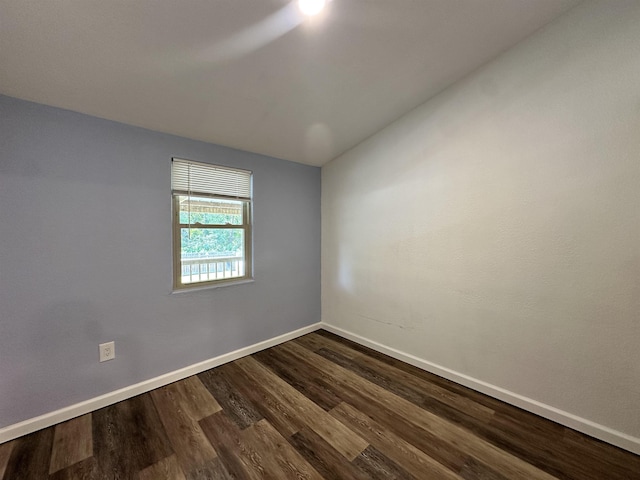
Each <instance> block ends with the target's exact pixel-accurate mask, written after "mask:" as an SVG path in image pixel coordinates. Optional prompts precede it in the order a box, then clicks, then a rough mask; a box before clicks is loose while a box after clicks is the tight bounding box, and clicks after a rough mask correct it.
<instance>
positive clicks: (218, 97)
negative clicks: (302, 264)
mask: <svg viewBox="0 0 640 480" xmlns="http://www.w3.org/2000/svg"><path fill="white" fill-rule="evenodd" d="M579 2H580V0H334V1H333V2H332V3H331V4H330V8H329V9H328V10H327V11H326V12H324V13H323V15H322V16H320V17H313V18H311V19H307V20H303V19H302V18H301V16H300V14H299V13H298V10H297V8H296V7H295V5H294V4H289V3H288V1H287V0H0V93H3V94H6V95H9V96H13V97H18V98H23V99H26V100H32V101H35V102H40V103H44V104H47V105H53V106H57V107H62V108H66V109H70V110H75V111H78V112H83V113H87V114H91V115H95V116H98V117H103V118H107V119H111V120H116V121H120V122H124V123H128V124H131V125H138V126H142V127H146V128H150V129H153V130H158V131H162V132H168V133H173V134H177V135H181V136H184V137H189V138H194V139H198V140H205V141H208V142H213V143H218V144H221V145H226V146H230V147H235V148H239V149H242V150H248V151H251V152H257V153H262V154H265V155H271V156H274V157H279V158H283V159H286V160H292V161H296V162H301V163H307V164H311V165H322V164H324V163H326V162H327V161H329V160H331V159H333V158H335V157H336V156H338V155H339V154H341V153H342V152H344V151H346V150H348V149H349V148H351V147H353V146H355V145H356V144H358V143H359V142H361V141H362V140H364V139H365V138H367V137H368V136H370V135H372V134H374V133H375V132H377V131H378V130H380V129H381V128H383V127H384V126H385V125H387V124H389V123H390V122H392V121H393V120H395V119H396V118H398V117H400V116H401V115H402V114H404V113H406V112H408V111H409V110H411V109H413V108H414V107H416V106H418V105H419V104H421V103H423V102H424V101H426V100H427V99H429V98H430V97H432V96H433V95H434V94H436V93H437V92H439V91H441V90H442V89H443V88H445V87H446V86H448V85H450V84H451V83H453V82H455V81H456V80H458V79H460V78H461V77H463V76H465V75H466V74H468V73H469V72H470V71H472V70H474V69H475V68H477V67H478V66H480V65H482V64H483V63H485V62H487V61H488V60H490V59H491V58H493V57H495V56H496V55H498V54H499V53H501V52H503V51H505V50H506V49H508V48H509V47H511V46H512V45H514V44H515V43H517V42H519V41H520V40H522V39H523V38H525V37H527V36H528V35H530V34H531V33H533V32H534V31H535V30H537V29H538V28H540V27H541V26H543V25H544V24H546V23H547V22H549V21H550V20H552V19H553V18H555V17H557V16H558V15H560V14H561V13H563V12H564V11H566V10H568V9H569V8H571V7H573V6H574V5H576V4H577V3H579ZM0 114H1V112H0Z"/></svg>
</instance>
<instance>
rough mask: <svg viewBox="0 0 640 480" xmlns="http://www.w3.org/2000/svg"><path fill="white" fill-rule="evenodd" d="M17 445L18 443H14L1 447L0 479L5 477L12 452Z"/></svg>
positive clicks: (7, 443) (4, 444)
mask: <svg viewBox="0 0 640 480" xmlns="http://www.w3.org/2000/svg"><path fill="white" fill-rule="evenodd" d="M15 444H16V442H15V441H12V442H6V443H3V444H1V445H0V478H2V477H4V472H5V470H6V469H7V464H8V463H9V458H10V457H11V452H12V451H13V446H14V445H15Z"/></svg>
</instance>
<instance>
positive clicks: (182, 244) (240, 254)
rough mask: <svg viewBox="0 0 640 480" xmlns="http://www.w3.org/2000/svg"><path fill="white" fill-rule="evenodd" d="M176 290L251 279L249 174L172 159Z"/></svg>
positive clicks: (242, 171) (174, 282) (174, 278)
mask: <svg viewBox="0 0 640 480" xmlns="http://www.w3.org/2000/svg"><path fill="white" fill-rule="evenodd" d="M171 189H172V196H173V286H174V289H184V288H190V287H200V286H205V285H216V284H222V283H230V282H237V281H238V280H243V279H249V278H251V172H250V171H248V170H238V169H234V168H227V167H221V166H217V165H209V164H206V163H197V162H191V161H188V160H180V159H177V158H174V159H173V162H172V167H171Z"/></svg>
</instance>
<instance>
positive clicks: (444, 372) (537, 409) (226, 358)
mask: <svg viewBox="0 0 640 480" xmlns="http://www.w3.org/2000/svg"><path fill="white" fill-rule="evenodd" d="M320 328H323V329H325V330H327V331H329V332H332V333H335V334H336V335H339V336H341V337H344V338H346V339H348V340H352V341H354V342H356V343H359V344H361V345H364V346H366V347H369V348H372V349H373V350H376V351H378V352H380V353H384V354H385V355H389V356H390V357H393V358H396V359H398V360H401V361H403V362H406V363H409V364H411V365H413V366H415V367H418V368H420V369H422V370H425V371H427V372H431V373H434V374H436V375H439V376H441V377H444V378H446V379H448V380H451V381H453V382H456V383H459V384H460V385H464V386H465V387H469V388H471V389H473V390H476V391H478V392H481V393H484V394H486V395H489V396H491V397H494V398H497V399H498V400H502V401H503V402H507V403H509V404H511V405H515V406H517V407H520V408H522V409H524V410H527V411H529V412H532V413H535V414H537V415H540V416H541V417H544V418H548V419H549V420H553V421H554V422H557V423H559V424H561V425H564V426H567V427H569V428H573V429H574V430H578V431H580V432H582V433H586V434H587V435H590V436H592V437H595V438H598V439H600V440H603V441H605V442H607V443H610V444H612V445H616V446H618V447H620V448H623V449H625V450H628V451H630V452H633V453H635V454H638V455H640V438H636V437H633V436H631V435H627V434H626V433H622V432H619V431H617V430H614V429H612V428H609V427H606V426H604V425H600V424H598V423H595V422H592V421H590V420H587V419H585V418H581V417H578V416H577V415H573V414H571V413H568V412H565V411H563V410H560V409H557V408H555V407H552V406H550V405H546V404H544V403H541V402H538V401H536V400H533V399H531V398H528V397H525V396H522V395H519V394H517V393H513V392H510V391H508V390H505V389H503V388H500V387H497V386H495V385H491V384H489V383H487V382H483V381H482V380H477V379H475V378H473V377H470V376H468V375H464V374H462V373H458V372H456V371H454V370H451V369H448V368H446V367H442V366H440V365H436V364H435V363H431V362H429V361H427V360H423V359H421V358H418V357H416V356H414V355H411V354H408V353H405V352H402V351H400V350H397V349H395V348H391V347H387V346H386V345H382V344H381V343H378V342H375V341H373V340H369V339H368V338H365V337H362V336H360V335H357V334H355V333H351V332H349V331H347V330H344V329H342V328H339V327H335V326H333V325H330V324H328V323H324V322H320V323H314V324H313V325H309V326H307V327H303V328H300V329H298V330H294V331H293V332H289V333H285V334H283V335H279V336H277V337H273V338H270V339H268V340H264V341H262V342H259V343H256V344H253V345H249V346H248V347H244V348H240V349H238V350H235V351H233V352H229V353H226V354H224V355H220V356H218V357H215V358H211V359H209V360H205V361H203V362H200V363H196V364H194V365H190V366H188V367H185V368H181V369H179V370H175V371H173V372H169V373H166V374H164V375H160V376H159V377H155V378H152V379H149V380H145V381H144V382H140V383H136V384H135V385H131V386H128V387H125V388H121V389H120V390H116V391H113V392H110V393H106V394H104V395H101V396H99V397H95V398H92V399H89V400H86V401H84V402H80V403H77V404H75V405H70V406H68V407H65V408H62V409H60V410H56V411H53V412H50V413H46V414H44V415H41V416H39V417H35V418H31V419H28V420H25V421H23V422H20V423H16V424H13V425H9V426H7V427H4V428H1V429H0V443H4V442H7V441H9V440H13V439H14V438H18V437H21V436H23V435H27V434H29V433H33V432H35V431H37V430H41V429H43V428H47V427H51V426H53V425H55V424H57V423H60V422H64V421H67V420H70V419H72V418H75V417H78V416H80V415H84V414H86V413H89V412H92V411H94V410H98V409H100V408H103V407H106V406H109V405H113V404H114V403H117V402H120V401H122V400H126V399H128V398H131V397H134V396H136V395H140V394H142V393H146V392H148V391H150V390H153V389H155V388H159V387H163V386H165V385H168V384H170V383H173V382H177V381H178V380H182V379H184V378H187V377H190V376H191V375H196V374H198V373H201V372H204V371H205V370H209V369H210V368H214V367H217V366H220V365H223V364H225V363H228V362H232V361H233V360H237V359H239V358H242V357H245V356H247V355H251V354H253V353H256V352H259V351H260V350H264V349H266V348H270V347H273V346H275V345H279V344H281V343H284V342H286V341H289V340H293V339H294V338H297V337H300V336H302V335H305V334H307V333H311V332H314V331H316V330H318V329H320Z"/></svg>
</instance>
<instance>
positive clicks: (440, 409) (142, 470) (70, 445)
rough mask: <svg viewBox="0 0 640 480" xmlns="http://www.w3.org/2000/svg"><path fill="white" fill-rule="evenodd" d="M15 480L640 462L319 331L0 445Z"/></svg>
mask: <svg viewBox="0 0 640 480" xmlns="http://www.w3.org/2000/svg"><path fill="white" fill-rule="evenodd" d="M0 479H2V480H21V479H29V480H39V479H43V480H44V479H47V480H63V479H64V480H71V479H87V480H112V479H138V480H162V479H175V480H196V479H221V480H231V479H238V480H241V479H248V480H254V479H255V480H258V479H308V480H333V479H335V480H338V479H340V480H343V479H344V480H366V479H385V480H387V479H397V480H406V479H416V480H423V479H424V480H427V479H444V480H460V479H465V480H473V479H475V480H505V479H531V480H552V479H563V480H564V479H566V480H592V479H606V480H619V479H620V480H621V479H625V480H640V456H637V455H633V454H631V453H629V452H625V451H623V450H620V449H618V448H616V447H613V446H611V445H608V444H605V443H602V442H599V441H597V440H594V439H592V438H589V437H587V436H585V435H582V434H580V433H578V432H575V431H573V430H570V429H568V428H565V427H563V426H561V425H558V424H555V423H553V422H550V421H548V420H544V419H542V418H540V417H537V416H535V415H533V414H530V413H527V412H524V411H522V410H520V409H517V408H515V407H512V406H509V405H507V404H505V403H502V402H500V401H498V400H495V399H493V398H491V397H487V396H485V395H482V394H480V393H477V392H474V391H472V390H469V389H467V388H465V387H462V386H460V385H457V384H455V383H452V382H449V381H447V380H445V379H443V378H440V377H437V376H435V375H432V374H429V373H427V372H424V371H422V370H419V369H417V368H415V367H412V366H410V365H407V364H405V363H402V362H400V361H398V360H395V359H393V358H390V357H387V356H385V355H382V354H380V353H377V352H375V351H372V350H370V349H367V348H366V347H362V346H360V345H357V344H354V343H352V342H349V341H347V340H344V339H342V338H340V337H337V336H335V335H332V334H330V333H328V332H325V331H322V330H321V331H318V332H315V333H312V334H309V335H305V336H304V337H300V338H298V339H296V340H293V341H290V342H287V343H285V344H282V345H279V346H277V347H273V348H270V349H268V350H264V351H262V352H260V353H257V354H255V355H252V356H250V357H245V358H243V359H240V360H237V361H235V362H232V363H229V364H226V365H223V366H221V367H218V368H215V369H212V370H209V371H206V372H204V373H201V374H200V375H197V376H194V377H190V378H187V379H185V380H182V381H180V382H176V383H173V384H171V385H168V386H166V387H163V388H160V389H157V390H154V391H152V392H149V393H147V394H144V395H140V396H137V397H134V398H131V399H129V400H126V401H124V402H120V403H118V404H115V405H111V406H109V407H106V408H103V409H100V410H97V411H95V412H93V413H91V414H88V415H84V416H82V417H78V418H75V419H73V420H70V421H68V422H65V423H61V424H59V425H56V426H54V427H51V428H48V429H45V430H41V431H39V432H36V433H33V434H31V435H27V436H24V437H21V438H19V439H16V440H14V441H11V442H7V443H4V444H2V445H0Z"/></svg>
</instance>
